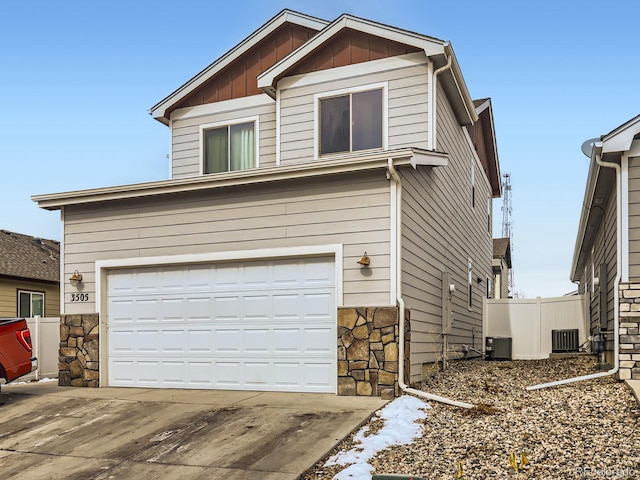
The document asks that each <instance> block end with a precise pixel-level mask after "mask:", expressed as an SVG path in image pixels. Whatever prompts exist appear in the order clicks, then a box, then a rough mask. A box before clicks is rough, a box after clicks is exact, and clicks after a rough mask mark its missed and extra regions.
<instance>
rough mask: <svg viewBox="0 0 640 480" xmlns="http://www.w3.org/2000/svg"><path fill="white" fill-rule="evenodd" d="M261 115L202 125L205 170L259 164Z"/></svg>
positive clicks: (247, 166) (231, 169)
mask: <svg viewBox="0 0 640 480" xmlns="http://www.w3.org/2000/svg"><path fill="white" fill-rule="evenodd" d="M257 124H258V122H257V119H253V118H251V119H242V120H238V121H237V122H234V123H227V124H224V123H223V124H208V125H202V126H201V127H200V130H201V142H202V143H201V145H202V149H201V150H202V173H204V174H208V173H221V172H232V171H236V170H247V169H250V168H255V167H257V166H258V160H257V158H258V155H257V152H258V140H257V138H258V128H257Z"/></svg>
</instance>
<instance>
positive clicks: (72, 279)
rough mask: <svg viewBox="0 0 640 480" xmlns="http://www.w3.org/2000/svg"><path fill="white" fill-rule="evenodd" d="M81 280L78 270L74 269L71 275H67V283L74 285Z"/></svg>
mask: <svg viewBox="0 0 640 480" xmlns="http://www.w3.org/2000/svg"><path fill="white" fill-rule="evenodd" d="M81 281H82V274H81V273H80V272H78V270H74V271H73V275H71V276H70V277H69V283H71V285H73V286H74V287H75V286H76V285H78V283H80V282H81Z"/></svg>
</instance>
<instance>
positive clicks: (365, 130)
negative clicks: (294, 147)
mask: <svg viewBox="0 0 640 480" xmlns="http://www.w3.org/2000/svg"><path fill="white" fill-rule="evenodd" d="M386 103H387V102H386V85H369V86H366V87H362V88H360V89H356V90H341V91H337V92H331V93H327V94H323V95H322V96H320V95H316V108H317V110H318V114H317V117H316V118H317V119H318V127H319V128H318V129H317V131H316V135H317V138H316V140H317V148H316V152H317V155H318V156H322V155H331V154H339V153H350V152H357V151H362V150H374V149H380V148H385V147H386Z"/></svg>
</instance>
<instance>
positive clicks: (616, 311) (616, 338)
mask: <svg viewBox="0 0 640 480" xmlns="http://www.w3.org/2000/svg"><path fill="white" fill-rule="evenodd" d="M600 156H601V154H597V153H596V157H595V158H596V163H597V164H598V165H600V166H601V167H607V168H613V169H615V171H616V216H617V223H616V229H617V232H616V238H617V245H616V249H617V255H616V279H615V280H614V282H613V289H614V302H615V303H614V305H613V368H612V369H611V370H607V371H606V372H600V373H592V374H590V375H582V376H580V377H573V378H567V379H565V380H557V381H555V382H549V383H541V384H539V385H532V386H530V387H527V390H539V389H541V388H547V387H555V386H557V385H565V384H567V383H573V382H581V381H583V380H591V379H592V378H600V377H606V376H608V375H613V374H615V373H616V372H617V371H618V368H619V365H620V361H619V357H618V354H619V348H620V345H619V344H620V335H619V333H620V319H619V316H620V291H619V286H620V278H621V276H622V195H621V190H620V187H621V183H622V182H621V178H620V177H621V172H620V165H618V164H617V163H611V162H603V161H602V160H601V158H600ZM603 287H604V286H603V285H601V288H603Z"/></svg>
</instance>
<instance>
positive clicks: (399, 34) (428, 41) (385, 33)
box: [258, 15, 445, 96]
mask: <svg viewBox="0 0 640 480" xmlns="http://www.w3.org/2000/svg"><path fill="white" fill-rule="evenodd" d="M345 28H350V29H352V30H356V31H359V32H363V33H368V34H371V35H375V36H377V37H382V38H385V39H388V40H392V41H395V42H398V43H403V44H405V45H411V46H413V47H416V48H420V49H421V50H423V51H424V52H425V53H426V54H427V56H431V55H438V54H443V53H444V44H445V42H444V41H442V40H437V39H434V38H431V37H426V36H424V35H420V34H417V33H413V32H408V31H405V30H401V29H398V28H394V27H389V26H387V25H382V24H379V23H375V22H371V21H368V20H363V19H360V18H354V17H351V16H348V15H343V16H342V17H340V18H338V19H337V20H335V21H334V22H333V23H332V24H331V25H329V26H328V27H326V28H325V29H324V30H322V31H321V32H320V33H318V35H316V36H315V37H313V38H312V39H311V40H309V41H308V42H307V43H305V44H304V45H302V46H301V47H300V48H298V49H297V50H294V51H293V52H291V53H290V54H289V55H287V56H286V57H285V58H283V59H282V60H281V61H280V62H278V63H276V64H275V65H273V66H272V67H270V68H268V69H267V70H265V71H264V72H263V73H262V74H260V75H259V76H258V88H261V89H263V90H264V91H265V92H266V93H268V94H269V95H271V96H273V95H274V87H275V85H274V82H275V79H276V78H277V77H278V76H279V75H280V74H282V73H283V72H285V71H286V70H288V69H289V68H291V67H292V66H293V65H295V64H296V63H298V62H299V61H301V60H302V59H304V58H305V57H306V56H308V55H309V54H311V53H312V52H313V51H314V50H315V49H317V48H319V47H320V46H321V45H322V44H323V43H325V42H326V41H328V40H329V39H331V38H332V37H333V36H334V35H336V34H337V33H338V32H340V31H341V30H343V29H345Z"/></svg>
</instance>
